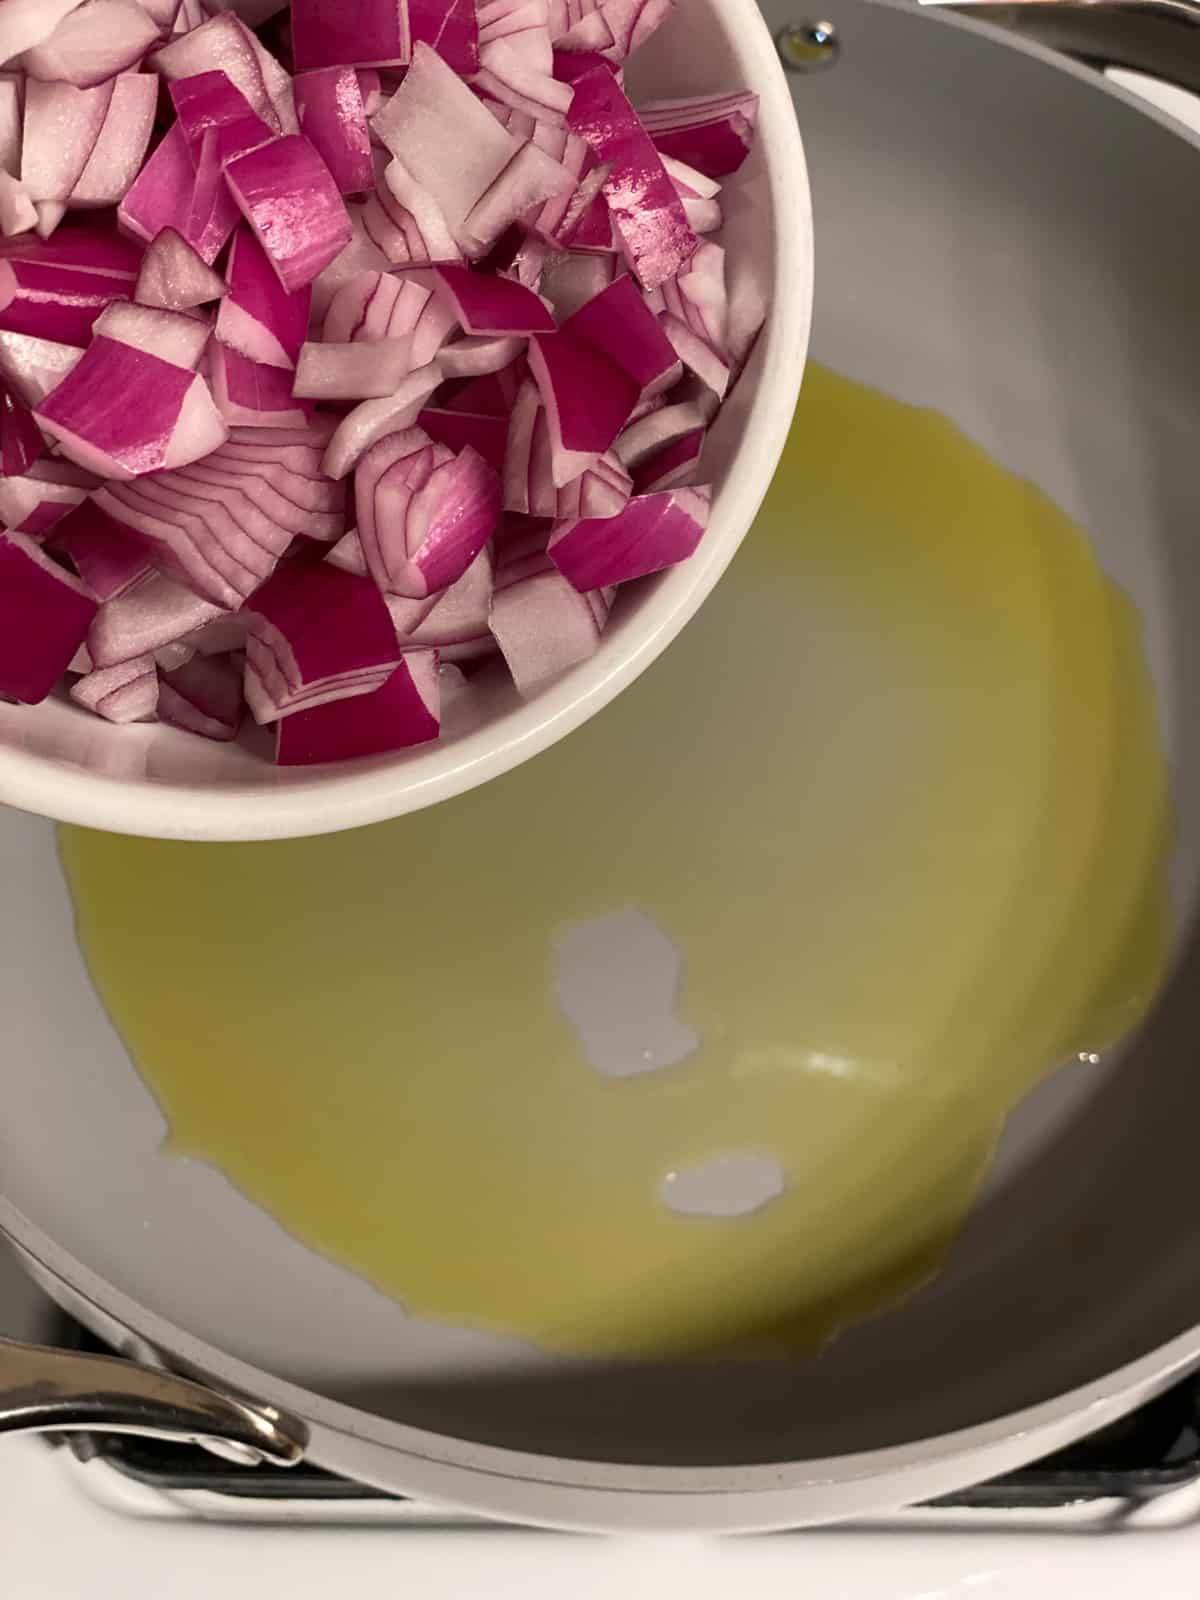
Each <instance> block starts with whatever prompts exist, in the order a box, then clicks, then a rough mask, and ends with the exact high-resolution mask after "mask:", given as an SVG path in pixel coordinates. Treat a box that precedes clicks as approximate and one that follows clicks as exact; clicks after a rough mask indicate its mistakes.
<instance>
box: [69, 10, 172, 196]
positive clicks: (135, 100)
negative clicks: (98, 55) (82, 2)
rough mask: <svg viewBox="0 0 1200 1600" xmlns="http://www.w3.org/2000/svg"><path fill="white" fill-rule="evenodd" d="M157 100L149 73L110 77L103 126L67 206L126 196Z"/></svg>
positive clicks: (143, 148) (129, 73) (143, 150)
mask: <svg viewBox="0 0 1200 1600" xmlns="http://www.w3.org/2000/svg"><path fill="white" fill-rule="evenodd" d="M76 15H78V13H76ZM157 102H158V84H157V81H156V80H155V79H154V78H153V77H152V76H150V74H148V73H144V72H123V73H121V75H120V76H119V77H117V78H114V79H113V82H112V98H111V99H110V100H109V103H108V110H107V111H106V112H105V115H104V123H103V126H102V127H101V129H100V132H99V134H98V135H97V137H96V142H95V144H94V145H93V146H92V153H91V155H90V156H89V157H88V159H87V164H86V166H85V167H84V169H83V171H82V172H81V173H80V175H79V178H78V179H77V181H76V183H75V186H74V188H73V189H72V190H71V194H70V197H69V199H68V201H67V204H68V206H70V207H73V208H76V209H80V210H90V209H92V208H94V207H97V206H115V205H117V204H119V203H120V201H122V200H123V199H124V198H125V195H126V193H127V192H128V190H129V188H130V187H131V185H132V184H133V182H134V179H135V178H136V177H137V175H138V170H139V169H140V167H141V165H142V161H143V159H144V158H145V155H146V148H147V146H148V145H149V143H150V134H151V131H152V129H153V127H154V112H155V107H156V105H157Z"/></svg>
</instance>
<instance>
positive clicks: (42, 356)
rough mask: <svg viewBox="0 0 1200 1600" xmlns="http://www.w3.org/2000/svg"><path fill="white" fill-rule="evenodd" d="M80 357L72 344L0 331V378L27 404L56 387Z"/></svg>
mask: <svg viewBox="0 0 1200 1600" xmlns="http://www.w3.org/2000/svg"><path fill="white" fill-rule="evenodd" d="M82 358H83V352H82V350H80V349H79V348H78V347H77V346H75V345H70V344H58V343H56V342H55V341H54V340H52V339H37V338H34V337H33V335H32V334H28V333H8V332H0V377H3V378H4V380H5V382H6V383H7V384H8V385H9V387H10V388H11V389H13V390H14V391H15V392H16V393H17V394H18V395H19V396H20V398H21V399H22V400H23V401H24V402H25V404H26V405H27V406H30V407H33V406H36V405H37V404H38V402H39V401H40V400H43V399H44V398H45V397H46V395H48V394H49V393H50V391H51V390H52V389H56V388H57V387H58V385H59V384H60V383H61V382H62V380H63V379H64V378H65V377H66V375H67V374H68V373H69V372H70V371H71V369H72V368H73V367H75V366H77V365H78V363H79V362H80V361H81V360H82Z"/></svg>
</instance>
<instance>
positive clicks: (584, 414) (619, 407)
mask: <svg viewBox="0 0 1200 1600" xmlns="http://www.w3.org/2000/svg"><path fill="white" fill-rule="evenodd" d="M528 359H529V370H530V372H531V373H532V374H533V378H534V382H535V383H536V384H537V386H538V393H539V395H540V396H541V401H542V405H543V406H544V407H545V410H546V420H547V422H548V424H549V427H550V440H551V446H552V449H553V457H554V469H553V470H554V484H555V486H556V487H558V488H561V486H562V485H563V484H564V483H569V482H570V481H571V479H572V478H575V477H578V475H579V474H580V473H581V472H582V471H583V469H584V468H585V467H587V466H590V465H591V463H592V462H593V461H594V460H595V459H596V457H597V456H599V455H602V454H603V453H604V451H605V450H607V449H608V448H609V446H610V445H611V444H612V443H613V442H614V440H615V439H616V437H617V435H618V434H619V433H620V431H621V429H622V427H623V426H624V424H625V422H626V420H627V418H628V416H629V413H630V412H631V411H632V410H633V408H634V406H635V405H636V404H637V401H638V399H639V398H640V397H639V393H638V389H637V385H636V384H635V382H634V380H633V379H632V378H631V377H630V376H629V374H628V373H626V372H624V371H623V370H622V369H621V368H620V367H618V366H617V365H616V364H615V363H614V362H613V361H611V360H610V359H609V358H608V357H607V356H605V355H602V354H601V352H600V351H599V350H597V349H596V348H595V347H594V346H593V345H590V344H586V343H585V342H584V341H583V340H581V339H576V338H574V337H573V336H572V335H571V334H569V333H564V332H559V333H539V334H535V335H534V337H533V338H532V339H531V340H530V341H529V357H528Z"/></svg>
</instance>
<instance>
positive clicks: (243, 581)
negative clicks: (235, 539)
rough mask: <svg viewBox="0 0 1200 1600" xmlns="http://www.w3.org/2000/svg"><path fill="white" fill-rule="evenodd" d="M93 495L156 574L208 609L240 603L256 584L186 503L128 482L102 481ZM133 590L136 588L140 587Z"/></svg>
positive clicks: (97, 503) (226, 608) (256, 578)
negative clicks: (133, 538) (140, 545)
mask: <svg viewBox="0 0 1200 1600" xmlns="http://www.w3.org/2000/svg"><path fill="white" fill-rule="evenodd" d="M93 498H94V501H95V504H96V505H98V506H99V507H100V508H101V510H103V511H104V512H106V513H107V514H108V515H109V516H110V517H111V518H112V519H113V521H114V522H117V523H119V524H120V526H121V527H123V528H126V529H128V530H129V531H130V532H131V533H133V534H138V535H140V536H141V537H142V539H143V542H144V543H145V546H146V553H147V558H148V559H149V561H150V563H151V565H152V566H153V567H154V568H155V569H156V572H157V573H158V574H161V576H162V577H163V578H164V579H165V580H169V581H170V582H171V583H173V584H174V585H175V586H176V587H185V588H186V590H187V592H188V593H190V594H192V595H193V596H194V597H195V598H197V599H201V600H203V601H204V602H205V603H206V604H211V605H212V606H213V607H214V609H216V610H231V609H233V608H235V607H237V606H239V605H241V603H242V601H243V599H244V598H245V597H246V595H247V594H250V593H252V592H253V590H254V588H255V587H256V585H257V583H258V581H259V575H258V574H257V573H253V572H251V571H250V570H249V569H248V568H246V567H244V566H243V565H242V564H241V562H239V561H236V560H234V559H231V558H230V557H229V555H228V552H227V551H226V550H225V549H224V547H223V545H222V543H221V541H220V539H219V538H218V537H217V536H216V534H215V533H214V532H213V530H212V528H211V527H210V526H209V525H208V523H207V522H206V521H205V519H204V518H202V517H199V516H197V514H196V513H195V511H194V510H193V509H192V507H191V506H190V505H189V504H188V502H187V501H185V500H182V499H172V500H171V501H170V503H169V504H164V502H163V498H162V495H161V493H154V494H151V495H145V494H139V493H138V492H137V491H136V489H135V488H134V487H133V486H132V485H131V484H128V483H107V484H104V485H103V486H102V487H101V488H100V489H98V490H97V491H96V493H95V495H94V497H93ZM138 588H139V591H140V588H141V586H140V585H139V586H138ZM203 620H204V619H203V618H201V621H203ZM194 626H198V624H195V625H194ZM186 631H189V630H188V629H184V630H181V632H186ZM170 637H177V635H171V636H170ZM160 642H165V641H160ZM155 648H157V646H155Z"/></svg>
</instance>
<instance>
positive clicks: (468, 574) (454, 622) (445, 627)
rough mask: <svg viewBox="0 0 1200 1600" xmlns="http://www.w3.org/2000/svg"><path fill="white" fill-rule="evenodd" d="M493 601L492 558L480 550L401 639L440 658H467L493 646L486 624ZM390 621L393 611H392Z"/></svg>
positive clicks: (487, 652)
mask: <svg viewBox="0 0 1200 1600" xmlns="http://www.w3.org/2000/svg"><path fill="white" fill-rule="evenodd" d="M491 602H492V558H491V556H490V555H489V554H488V551H487V550H486V548H485V549H483V550H481V551H480V552H479V554H478V555H477V556H476V557H475V559H474V561H472V562H471V564H470V566H469V567H468V568H467V569H466V571H465V572H464V573H463V575H462V577H461V578H459V579H458V581H457V582H455V583H452V584H451V585H450V587H449V588H448V589H446V590H445V591H444V592H443V593H442V594H440V595H438V596H437V597H436V598H435V600H434V603H433V605H432V606H431V608H430V609H429V610H428V611H427V612H426V614H425V615H424V616H423V617H422V618H421V619H420V620H419V621H418V622H417V623H416V624H415V626H414V627H413V628H412V630H411V631H410V632H409V634H408V635H407V637H403V636H402V639H401V642H402V643H403V644H404V647H405V649H406V650H407V649H409V648H411V646H412V645H414V644H418V645H428V646H429V647H430V648H432V649H436V650H437V651H438V654H439V657H440V659H441V660H443V661H447V660H448V661H463V660H470V659H472V658H473V657H476V656H480V655H490V654H491V652H492V651H493V650H494V649H495V648H496V644H495V640H494V639H493V637H492V633H491V629H490V627H489V625H488V623H489V616H490V612H491ZM393 621H395V614H394V613H393Z"/></svg>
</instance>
